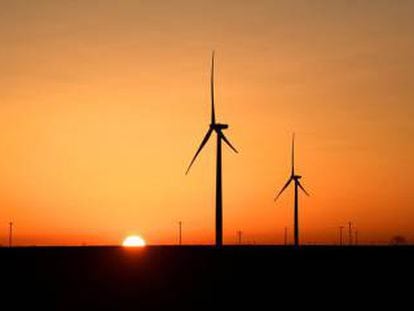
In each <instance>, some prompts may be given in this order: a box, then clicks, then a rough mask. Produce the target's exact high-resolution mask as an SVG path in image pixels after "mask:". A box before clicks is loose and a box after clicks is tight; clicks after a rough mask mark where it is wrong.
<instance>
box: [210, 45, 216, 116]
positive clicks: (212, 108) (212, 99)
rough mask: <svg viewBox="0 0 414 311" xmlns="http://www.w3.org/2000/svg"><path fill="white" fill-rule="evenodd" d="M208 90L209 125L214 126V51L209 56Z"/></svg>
mask: <svg viewBox="0 0 414 311" xmlns="http://www.w3.org/2000/svg"><path fill="white" fill-rule="evenodd" d="M210 89H211V124H216V113H215V109H214V51H213V55H212V56H211V80H210Z"/></svg>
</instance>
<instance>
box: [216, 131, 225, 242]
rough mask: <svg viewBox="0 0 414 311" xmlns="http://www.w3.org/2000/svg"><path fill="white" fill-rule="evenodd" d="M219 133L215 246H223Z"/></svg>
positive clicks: (218, 136) (219, 139)
mask: <svg viewBox="0 0 414 311" xmlns="http://www.w3.org/2000/svg"><path fill="white" fill-rule="evenodd" d="M221 170H222V169H221V135H217V167H216V246H217V247H221V246H223V192H222V180H221Z"/></svg>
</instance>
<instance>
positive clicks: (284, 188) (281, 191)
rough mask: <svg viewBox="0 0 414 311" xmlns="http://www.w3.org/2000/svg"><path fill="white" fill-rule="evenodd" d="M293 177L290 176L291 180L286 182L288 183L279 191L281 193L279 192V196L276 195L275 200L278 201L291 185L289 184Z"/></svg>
mask: <svg viewBox="0 0 414 311" xmlns="http://www.w3.org/2000/svg"><path fill="white" fill-rule="evenodd" d="M291 181H292V178H289V180H288V181H287V182H286V184H285V185H284V186H283V188H282V190H280V191H279V193H278V194H277V196H276V197H275V199H274V201H275V202H276V200H277V199H278V198H279V197H280V195H281V194H282V193H283V191H285V190H286V188H287V187H288V186H289V184H290V183H291Z"/></svg>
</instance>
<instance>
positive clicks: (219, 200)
mask: <svg viewBox="0 0 414 311" xmlns="http://www.w3.org/2000/svg"><path fill="white" fill-rule="evenodd" d="M210 88H211V123H210V126H209V129H208V130H207V134H206V135H205V136H204V139H203V140H202V141H201V144H200V147H198V150H197V152H196V154H195V155H194V157H193V159H192V160H191V162H190V165H189V166H188V169H187V171H186V173H185V174H186V175H187V174H188V172H189V171H190V168H191V166H192V165H193V163H194V161H195V159H196V158H197V156H198V154H199V153H200V152H201V150H202V149H203V147H204V146H205V144H206V143H207V141H208V140H209V138H210V136H211V134H212V133H213V132H216V134H217V162H216V246H217V247H221V246H222V245H223V192H222V178H221V176H222V166H221V143H222V141H224V142H225V143H226V144H227V145H228V146H229V147H230V148H231V149H232V150H233V151H234V152H236V153H237V150H236V148H234V147H233V145H232V144H231V143H230V141H229V140H228V139H227V138H226V136H224V134H223V130H225V129H227V128H228V127H229V126H228V124H222V123H217V122H216V115H215V110H214V51H213V55H212V57H211V79H210Z"/></svg>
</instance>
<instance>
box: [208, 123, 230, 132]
mask: <svg viewBox="0 0 414 311" xmlns="http://www.w3.org/2000/svg"><path fill="white" fill-rule="evenodd" d="M228 128H229V125H228V124H222V123H214V124H210V129H212V130H215V131H221V130H225V129H228Z"/></svg>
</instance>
